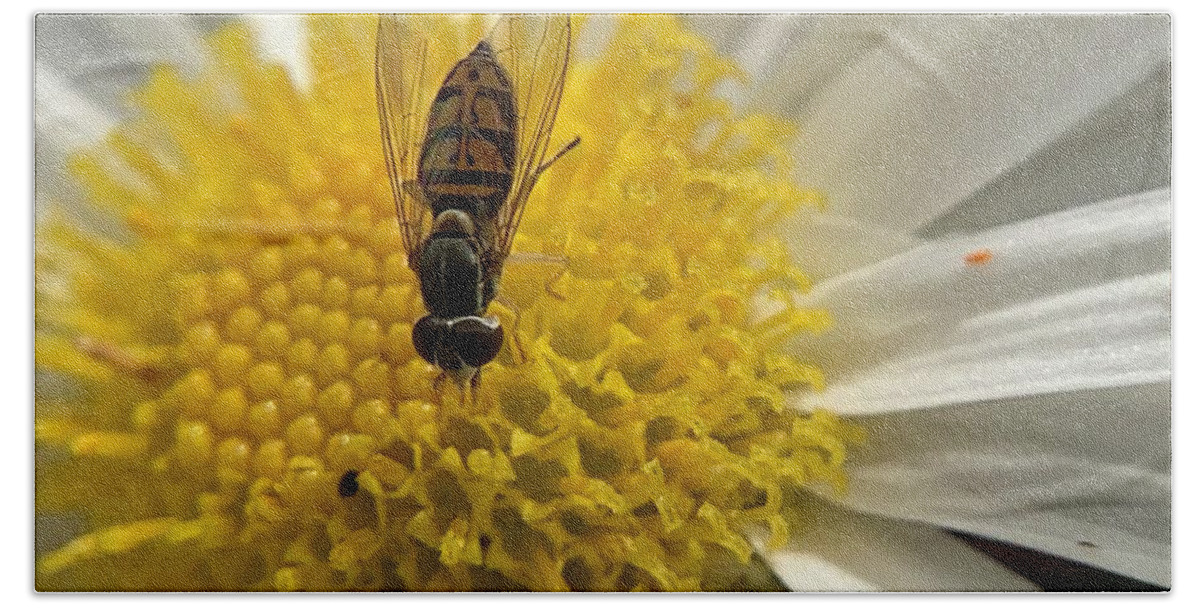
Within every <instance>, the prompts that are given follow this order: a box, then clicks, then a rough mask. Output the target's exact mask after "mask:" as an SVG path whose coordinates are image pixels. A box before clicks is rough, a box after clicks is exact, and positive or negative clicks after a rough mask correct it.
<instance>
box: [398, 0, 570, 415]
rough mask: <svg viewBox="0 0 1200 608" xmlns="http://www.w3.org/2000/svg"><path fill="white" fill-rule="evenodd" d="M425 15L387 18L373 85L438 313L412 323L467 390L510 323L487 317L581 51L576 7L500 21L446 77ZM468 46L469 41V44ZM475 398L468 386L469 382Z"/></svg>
mask: <svg viewBox="0 0 1200 608" xmlns="http://www.w3.org/2000/svg"><path fill="white" fill-rule="evenodd" d="M421 19H422V17H421V16H404V17H400V16H393V15H385V16H381V17H380V19H379V29H378V34H377V38H376V47H375V87H376V101H377V103H378V106H379V123H380V131H381V134H382V139H383V150H384V157H385V159H386V160H387V169H388V177H389V179H390V181H391V186H392V197H393V199H394V201H395V204H396V215H397V217H398V218H399V220H400V233H401V236H402V237H403V240H404V247H405V250H406V253H407V254H408V266H409V268H410V269H411V270H412V271H413V272H414V273H415V274H416V275H417V279H418V281H419V282H420V285H421V297H422V299H423V300H424V303H425V309H426V311H427V312H428V314H427V315H426V316H424V317H422V318H421V319H420V320H418V321H417V322H416V323H415V324H414V325H413V330H412V340H413V346H414V348H415V349H416V351H417V353H418V354H420V355H421V357H422V358H423V359H425V360H426V361H428V362H429V363H431V364H433V365H436V366H437V367H438V368H439V369H440V370H441V373H440V374H439V376H438V379H437V380H436V381H435V386H437V385H440V383H441V382H442V381H443V380H444V379H445V377H446V376H447V374H449V375H451V376H453V377H454V378H455V380H456V381H457V382H458V384H459V386H460V387H464V384H465V382H466V381H467V380H469V381H470V385H471V389H472V391H473V392H474V391H475V390H476V389H478V386H479V378H480V368H481V367H482V366H483V365H485V364H486V363H488V362H490V361H491V360H493V359H494V358H495V357H496V355H497V354H499V352H500V348H501V346H502V344H503V341H504V329H503V328H502V327H501V326H500V322H499V320H498V319H497V318H495V317H488V316H486V312H487V307H488V304H489V303H491V301H492V300H493V299H494V298H496V297H497V288H498V285H499V282H500V275H501V273H502V271H503V269H504V262H505V260H506V259H507V258H508V256H509V253H510V252H511V251H512V246H513V239H514V237H515V235H516V231H517V225H518V224H519V223H520V221H521V216H522V213H523V211H524V207H525V204H526V202H527V201H528V200H529V194H530V192H531V191H532V190H533V187H534V185H535V184H536V183H537V180H538V177H539V176H540V175H541V174H542V172H543V171H545V170H546V168H547V167H549V166H550V165H551V164H553V163H554V161H556V160H558V159H559V158H561V157H562V156H563V155H564V154H566V153H567V152H568V151H569V150H571V149H572V148H574V147H575V146H576V145H577V144H579V137H575V138H574V139H573V140H572V141H571V142H570V143H568V144H567V145H565V146H564V147H563V148H562V149H561V150H559V152H558V153H556V154H555V155H554V156H553V157H551V158H549V159H548V160H547V158H546V153H547V150H548V149H549V146H550V136H551V133H552V131H553V128H554V120H555V117H556V116H557V114H558V106H559V102H560V101H561V100H562V94H563V84H564V82H565V80H566V73H567V65H568V61H569V59H570V54H571V21H570V18H569V17H568V16H565V15H561V16H544V15H543V16H538V15H528V16H508V17H504V18H502V19H501V20H500V21H499V22H498V23H497V24H496V25H495V26H494V27H493V28H492V30H491V32H490V33H489V34H488V35H486V36H484V37H483V40H482V41H479V42H478V43H477V44H475V46H474V48H473V50H470V52H469V53H467V54H466V56H465V57H463V56H462V55H457V56H458V57H463V58H462V59H460V60H458V62H457V63H456V64H454V66H453V67H451V68H450V70H449V72H448V73H447V74H446V76H445V78H444V79H443V81H442V83H441V85H440V86H437V87H434V86H431V85H434V84H435V83H434V82H433V81H432V80H431V78H432V77H433V76H434V74H432V73H431V70H429V68H428V66H427V62H428V61H430V54H431V52H433V51H435V50H439V51H445V50H446V49H445V47H446V46H447V45H450V44H453V43H454V41H452V40H446V39H444V37H440V38H437V39H434V38H431V37H430V35H429V34H428V33H427V30H423V29H422V27H421V23H420V20H421ZM463 50H464V51H465V50H466V47H465V45H464V48H463ZM464 398H465V387H464Z"/></svg>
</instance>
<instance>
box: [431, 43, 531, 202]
mask: <svg viewBox="0 0 1200 608" xmlns="http://www.w3.org/2000/svg"><path fill="white" fill-rule="evenodd" d="M515 105H516V104H515V100H514V98H513V90H512V84H511V81H510V80H509V78H508V74H507V73H505V71H504V68H503V67H502V66H501V65H500V64H499V63H497V62H496V59H495V57H494V56H493V55H492V49H491V47H490V46H489V45H488V44H487V42H480V43H479V45H478V46H476V47H475V50H474V51H471V54H470V55H467V57H466V58H465V59H463V60H462V61H459V62H458V64H457V65H455V66H454V69H453V70H450V74H449V75H447V76H446V80H445V82H443V83H442V88H441V89H439V90H438V94H437V98H436V99H434V101H433V107H432V108H431V109H430V111H429V125H428V127H427V128H426V130H425V133H426V135H425V144H424V146H422V148H421V162H420V172H419V175H418V179H419V180H420V184H421V188H422V189H423V190H424V192H425V198H426V200H428V201H429V204H430V206H431V207H432V208H433V215H434V217H437V216H438V215H439V214H440V213H441V212H443V211H445V210H447V209H462V210H463V211H466V212H467V213H469V214H471V215H472V217H475V218H481V219H483V218H487V219H492V218H495V217H496V215H497V214H498V213H499V211H500V206H501V205H503V204H504V199H505V198H507V196H508V190H509V188H510V187H511V186H512V182H513V170H514V158H515V156H516V120H517V116H516V111H515Z"/></svg>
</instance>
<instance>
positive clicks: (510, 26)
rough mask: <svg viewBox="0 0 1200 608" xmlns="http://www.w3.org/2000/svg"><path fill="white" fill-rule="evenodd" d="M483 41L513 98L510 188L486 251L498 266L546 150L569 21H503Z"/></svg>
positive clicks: (565, 54) (520, 18)
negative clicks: (493, 51)
mask: <svg viewBox="0 0 1200 608" xmlns="http://www.w3.org/2000/svg"><path fill="white" fill-rule="evenodd" d="M489 41H490V43H491V44H492V46H493V47H494V48H495V49H497V58H498V60H499V61H500V63H501V64H502V65H504V66H505V68H506V69H507V70H508V72H509V74H510V75H511V76H512V78H513V81H514V94H515V96H516V98H517V99H516V104H517V154H516V166H515V167H514V178H513V185H512V189H511V190H510V191H509V195H508V198H507V199H506V200H505V202H504V205H503V206H502V207H501V208H500V213H499V215H498V220H497V221H498V228H497V231H496V236H495V243H494V244H493V245H492V247H491V250H492V251H491V254H492V260H493V262H494V263H497V264H503V262H504V259H505V258H507V257H508V254H509V253H510V252H511V251H512V246H513V239H514V237H515V236H516V232H517V225H518V224H520V223H521V215H522V214H523V213H524V211H525V203H526V202H528V200H529V194H530V193H531V192H532V191H533V187H534V185H535V184H536V183H537V179H538V175H539V174H540V171H539V168H541V167H542V165H543V163H544V162H545V161H546V153H547V151H548V149H549V147H550V137H551V134H552V132H553V130H554V121H555V119H556V118H557V116H558V106H559V103H560V102H561V101H562V95H563V85H564V83H565V82H566V78H567V66H568V62H569V61H570V56H571V18H570V16H569V15H520V16H509V17H505V18H504V19H502V20H501V21H500V23H498V24H497V25H496V28H495V30H494V31H493V32H492V33H491V34H490V35H489Z"/></svg>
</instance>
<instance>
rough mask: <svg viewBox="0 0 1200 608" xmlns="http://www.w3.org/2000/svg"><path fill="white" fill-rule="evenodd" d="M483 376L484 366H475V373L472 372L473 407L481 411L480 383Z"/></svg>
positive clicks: (473, 409)
mask: <svg viewBox="0 0 1200 608" xmlns="http://www.w3.org/2000/svg"><path fill="white" fill-rule="evenodd" d="M482 377H483V368H479V367H477V368H475V373H473V374H471V383H470V385H471V409H472V411H479V384H480V379H481V378H482Z"/></svg>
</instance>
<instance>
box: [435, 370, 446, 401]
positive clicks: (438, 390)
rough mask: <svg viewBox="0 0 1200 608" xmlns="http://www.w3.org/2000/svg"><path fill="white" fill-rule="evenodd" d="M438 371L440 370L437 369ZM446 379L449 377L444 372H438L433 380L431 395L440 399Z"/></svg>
mask: <svg viewBox="0 0 1200 608" xmlns="http://www.w3.org/2000/svg"><path fill="white" fill-rule="evenodd" d="M439 370H440V368H439ZM448 377H449V376H447V375H446V372H445V371H444V370H443V371H439V372H438V375H437V377H436V378H434V379H433V394H434V395H437V396H438V397H441V395H442V387H444V386H445V385H446V378H448ZM439 401H440V399H439Z"/></svg>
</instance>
